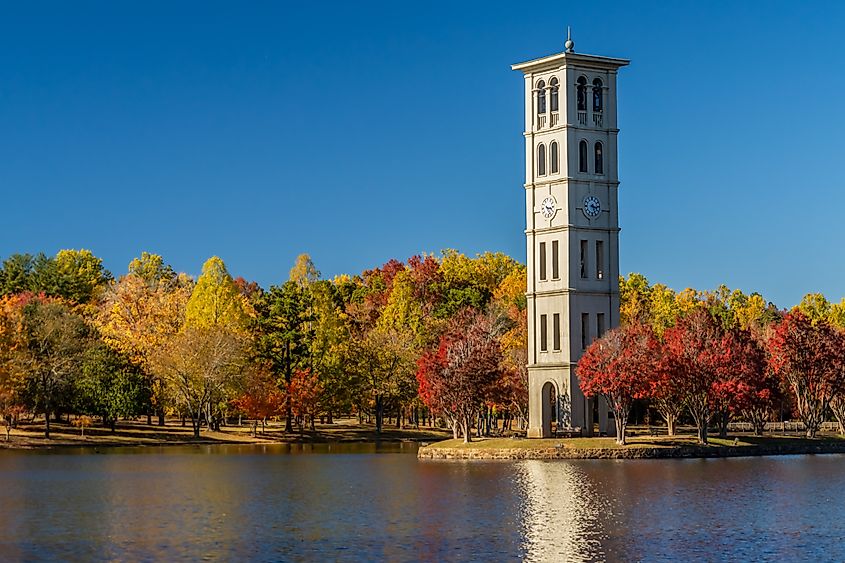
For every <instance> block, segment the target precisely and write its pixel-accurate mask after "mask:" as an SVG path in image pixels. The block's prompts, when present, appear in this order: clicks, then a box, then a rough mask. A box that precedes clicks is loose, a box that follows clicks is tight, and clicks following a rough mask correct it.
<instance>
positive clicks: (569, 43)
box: [563, 25, 575, 53]
mask: <svg viewBox="0 0 845 563" xmlns="http://www.w3.org/2000/svg"><path fill="white" fill-rule="evenodd" d="M563 46H564V47H566V52H567V53H574V52H575V41H573V40H572V28H570V27H569V26H568V25H567V26H566V43H564V44H563Z"/></svg>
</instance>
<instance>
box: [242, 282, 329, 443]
mask: <svg viewBox="0 0 845 563" xmlns="http://www.w3.org/2000/svg"><path fill="white" fill-rule="evenodd" d="M255 309H256V317H255V319H254V328H255V344H254V345H255V352H256V355H257V356H258V357H259V358H261V359H262V360H264V361H266V362H268V363H269V365H270V369H271V371H272V372H273V374H274V375H275V376H276V378H277V381H278V382H279V386H280V389H282V390H283V391H287V389H288V388H289V387H290V383H291V380H292V379H293V375H294V372H296V371H297V370H304V369H307V368H308V367H310V351H311V341H312V338H313V327H312V323H313V321H314V318H313V309H312V304H311V293H310V291H309V290H308V289H307V288H304V287H301V286H300V285H299V284H298V283H296V282H294V281H288V282H285V283H284V284H283V285H281V286H272V287H270V290H269V291H267V292H265V293H264V294H263V295H261V296H260V297H259V298H258V299H257V301H256V306H255ZM292 431H293V417H292V411H291V405H290V401H287V402H286V406H285V432H292Z"/></svg>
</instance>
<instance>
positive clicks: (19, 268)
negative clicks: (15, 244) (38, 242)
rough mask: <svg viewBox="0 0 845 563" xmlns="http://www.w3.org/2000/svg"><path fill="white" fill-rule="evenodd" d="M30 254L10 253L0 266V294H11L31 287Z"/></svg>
mask: <svg viewBox="0 0 845 563" xmlns="http://www.w3.org/2000/svg"><path fill="white" fill-rule="evenodd" d="M33 261H34V258H33V257H32V255H31V254H12V255H11V256H9V257H8V258H6V259H5V260H4V261H3V266H2V267H0V295H12V294H15V293H22V292H24V291H29V290H31V289H32V267H33Z"/></svg>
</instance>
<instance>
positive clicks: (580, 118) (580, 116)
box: [578, 111, 587, 125]
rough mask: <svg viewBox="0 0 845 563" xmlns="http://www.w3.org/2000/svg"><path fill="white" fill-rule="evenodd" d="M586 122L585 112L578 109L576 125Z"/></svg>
mask: <svg viewBox="0 0 845 563" xmlns="http://www.w3.org/2000/svg"><path fill="white" fill-rule="evenodd" d="M586 124H587V112H586V111H579V112H578V125H586Z"/></svg>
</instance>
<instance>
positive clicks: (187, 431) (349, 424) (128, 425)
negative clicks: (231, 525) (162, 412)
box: [0, 419, 451, 449]
mask: <svg viewBox="0 0 845 563" xmlns="http://www.w3.org/2000/svg"><path fill="white" fill-rule="evenodd" d="M153 422H154V424H153V425H152V426H149V425H147V424H146V423H145V422H144V421H121V422H120V423H119V424H118V425H117V428H116V429H115V432H112V431H111V430H110V429H108V428H104V427H103V426H101V425H95V426H91V427H87V428H85V436H84V437H83V436H80V431H79V428H76V427H74V426H72V425H70V424H68V423H67V422H61V423H55V422H53V423H51V424H50V435H51V437H50V439H49V440H48V439H46V438H44V422H43V420H41V421H38V422H35V423H31V422H22V423H21V424H19V425H18V427H17V428H14V429H13V430H12V434H11V439H10V440H9V441H6V440H5V434H6V432H5V427H2V428H0V449H2V448H13V449H31V448H50V447H55V446H157V445H167V444H215V443H219V444H230V443H237V444H277V443H330V442H375V441H379V440H381V441H385V442H400V441H417V442H419V441H432V440H442V439H444V438H447V437H449V436H451V433H448V432H446V431H444V430H439V429H435V428H420V429H419V430H417V429H415V428H396V426H395V425H385V427H384V428H383V429H382V432H381V434H377V433H376V431H375V426H374V425H371V424H358V421H357V420H356V419H335V422H334V424H317V425H316V428H315V430H314V431H313V432H312V431H310V430H307V429H306V430H305V431H302V432H300V431H299V429H297V428H295V429H294V431H293V432H290V433H285V432H284V423H283V422H275V421H274V422H270V423H268V424H267V427H266V432H264V433H262V432H261V425H260V424H259V426H258V435H257V436H255V437H254V436H252V432H251V425H250V423H248V422H247V421H244V423H243V425H242V426H237V425H234V426H224V427H222V429H221V431H220V432H209V431H208V430H206V429H205V428H203V429H202V431H201V432H200V437H199V439H196V438H194V437H193V431H192V429H191V425H190V422H188V424H187V426H182V425H181V423H180V422H179V421H178V420H171V419H168V420H167V423H166V424H165V426H158V425H156V424H155V422H156V421H155V420H154V421H153Z"/></svg>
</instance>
